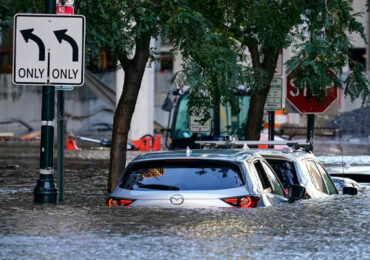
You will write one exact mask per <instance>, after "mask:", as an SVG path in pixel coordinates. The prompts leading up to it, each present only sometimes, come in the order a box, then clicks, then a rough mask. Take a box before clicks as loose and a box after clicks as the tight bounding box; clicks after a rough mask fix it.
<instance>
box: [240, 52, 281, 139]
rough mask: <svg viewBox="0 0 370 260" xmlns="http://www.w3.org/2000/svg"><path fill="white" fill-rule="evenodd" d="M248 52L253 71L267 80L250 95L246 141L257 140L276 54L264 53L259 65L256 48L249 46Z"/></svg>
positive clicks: (258, 55) (258, 54)
mask: <svg viewBox="0 0 370 260" xmlns="http://www.w3.org/2000/svg"><path fill="white" fill-rule="evenodd" d="M249 51H250V53H251V57H252V63H253V67H254V69H256V70H264V71H266V72H267V79H266V81H265V85H264V86H263V88H261V90H259V91H257V92H255V93H253V94H252V97H251V100H250V104H249V110H248V116H247V125H246V128H245V138H246V140H259V139H260V132H261V127H262V119H263V115H264V107H265V102H266V98H267V94H268V92H269V90H270V84H271V81H272V78H273V76H274V71H275V67H276V61H277V58H278V53H266V54H265V60H264V61H263V63H260V53H259V52H258V48H257V46H250V47H249Z"/></svg>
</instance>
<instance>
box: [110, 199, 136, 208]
mask: <svg viewBox="0 0 370 260" xmlns="http://www.w3.org/2000/svg"><path fill="white" fill-rule="evenodd" d="M132 202H134V200H129V199H114V198H108V199H107V203H106V204H107V206H108V207H111V206H128V205H130V204H131V203H132Z"/></svg>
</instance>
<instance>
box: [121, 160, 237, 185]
mask: <svg viewBox="0 0 370 260" xmlns="http://www.w3.org/2000/svg"><path fill="white" fill-rule="evenodd" d="M243 185H244V183H243V179H242V177H241V172H240V169H239V167H238V166H237V165H234V164H232V163H219V162H210V161H207V162H199V161H198V162H197V161H194V162H191V163H190V162H166V161H161V162H157V161H156V162H150V163H141V164H140V165H136V166H134V167H133V169H131V170H129V172H128V173H127V174H125V176H124V178H123V179H122V181H121V184H120V187H121V188H124V189H132V190H219V189H229V188H236V187H240V186H243Z"/></svg>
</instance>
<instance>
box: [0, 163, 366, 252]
mask: <svg viewBox="0 0 370 260" xmlns="http://www.w3.org/2000/svg"><path fill="white" fill-rule="evenodd" d="M27 158H28V159H27ZM7 163H14V161H12V159H11V158H8V159H0V258H1V259H22V258H23V259H30V258H31V259H71V258H72V259H109V258H117V256H120V257H122V258H129V259H130V258H131V259H132V258H149V257H150V258H154V259H171V258H176V259H198V258H208V259H225V258H232V259H237V258H241V259H246V258H248V259H261V258H263V259H272V258H276V257H284V258H290V259H291V258H297V259H298V258H299V259H300V258H315V259H317V258H324V259H333V258H349V259H369V258H370V246H369V245H370V226H369V211H370V210H369V208H370V207H369V206H370V204H369V200H370V185H367V186H366V187H365V189H364V190H363V191H362V192H360V194H359V195H358V196H354V197H351V196H332V197H330V198H329V199H325V200H321V201H319V200H316V201H315V200H311V201H304V202H302V203H294V204H285V205H281V206H276V207H270V208H260V209H253V210H230V209H203V210H189V209H183V210H175V209H130V208H107V207H106V206H105V199H106V197H107V193H106V191H105V189H106V183H107V174H108V170H107V162H106V161H100V162H97V161H87V160H85V161H84V162H79V161H78V160H67V165H69V166H68V168H67V169H66V173H65V188H66V190H65V201H64V202H63V203H60V204H58V205H50V204H46V205H35V204H33V194H32V190H33V188H34V186H35V184H36V181H37V179H38V162H37V160H34V159H29V157H26V158H25V159H23V160H22V161H21V162H19V161H18V164H19V165H20V167H19V168H18V169H7V168H6V165H7Z"/></svg>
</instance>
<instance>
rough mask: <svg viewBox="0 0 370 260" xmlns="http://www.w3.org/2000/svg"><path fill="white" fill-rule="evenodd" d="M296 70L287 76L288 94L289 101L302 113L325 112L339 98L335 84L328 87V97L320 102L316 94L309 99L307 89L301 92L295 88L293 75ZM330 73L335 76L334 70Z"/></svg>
mask: <svg viewBox="0 0 370 260" xmlns="http://www.w3.org/2000/svg"><path fill="white" fill-rule="evenodd" d="M293 74H294V71H292V72H291V73H289V74H288V76H287V95H286V98H287V99H288V101H289V102H290V103H291V104H292V105H293V106H294V107H295V108H296V109H297V110H298V112H299V113H301V114H320V113H324V112H325V111H326V110H327V109H328V108H329V106H330V105H331V104H333V103H334V101H335V100H336V99H337V98H338V88H337V86H336V85H335V84H333V86H330V87H327V88H326V93H327V95H326V97H324V98H323V99H321V101H320V102H319V101H318V100H317V99H316V98H315V97H314V96H312V97H311V98H310V99H307V89H306V88H305V89H303V90H301V91H300V92H298V90H297V89H296V88H295V85H294V79H293V78H292V75H293ZM330 74H331V75H332V76H334V77H335V74H334V72H332V71H330Z"/></svg>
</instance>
